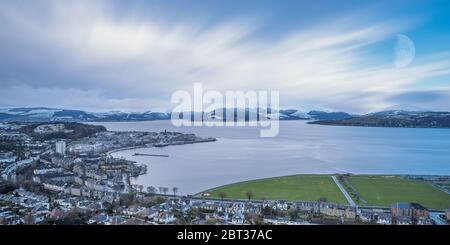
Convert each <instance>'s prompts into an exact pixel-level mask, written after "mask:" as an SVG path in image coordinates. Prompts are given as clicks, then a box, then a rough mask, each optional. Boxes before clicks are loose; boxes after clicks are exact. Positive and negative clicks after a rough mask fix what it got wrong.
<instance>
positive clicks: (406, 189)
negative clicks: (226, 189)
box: [349, 176, 450, 209]
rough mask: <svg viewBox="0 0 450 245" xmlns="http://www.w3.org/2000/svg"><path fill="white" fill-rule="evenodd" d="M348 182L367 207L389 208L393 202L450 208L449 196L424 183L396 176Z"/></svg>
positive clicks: (354, 178) (364, 177) (366, 178)
mask: <svg viewBox="0 0 450 245" xmlns="http://www.w3.org/2000/svg"><path fill="white" fill-rule="evenodd" d="M349 181H350V183H351V184H352V185H353V187H354V188H356V189H357V190H358V191H359V193H360V194H361V196H362V197H363V198H364V199H365V200H366V201H367V205H376V206H390V205H391V204H392V203H395V202H417V203H420V204H422V205H423V206H425V207H427V208H436V209H446V208H449V207H450V195H449V194H447V193H445V192H443V191H441V190H439V189H437V188H435V187H434V186H432V185H431V184H428V183H425V182H421V181H417V180H409V179H404V178H401V177H396V176H351V177H349ZM359 204H361V203H359Z"/></svg>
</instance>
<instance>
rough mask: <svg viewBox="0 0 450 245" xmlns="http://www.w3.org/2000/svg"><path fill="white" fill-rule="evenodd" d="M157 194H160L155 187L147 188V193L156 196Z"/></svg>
mask: <svg viewBox="0 0 450 245" xmlns="http://www.w3.org/2000/svg"><path fill="white" fill-rule="evenodd" d="M156 192H158V190H156V188H155V187H153V186H148V187H147V193H149V194H155V193H156Z"/></svg>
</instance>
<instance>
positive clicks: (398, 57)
mask: <svg viewBox="0 0 450 245" xmlns="http://www.w3.org/2000/svg"><path fill="white" fill-rule="evenodd" d="M415 56H416V48H415V46H414V42H413V41H412V40H411V39H410V38H409V37H408V36H406V35H403V34H398V35H397V36H396V38H395V46H394V64H395V67H397V68H404V67H407V66H408V65H409V64H411V62H412V61H413V60H414V57H415Z"/></svg>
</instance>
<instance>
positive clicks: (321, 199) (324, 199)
mask: <svg viewBox="0 0 450 245" xmlns="http://www.w3.org/2000/svg"><path fill="white" fill-rule="evenodd" d="M319 202H328V199H327V198H326V197H321V198H319Z"/></svg>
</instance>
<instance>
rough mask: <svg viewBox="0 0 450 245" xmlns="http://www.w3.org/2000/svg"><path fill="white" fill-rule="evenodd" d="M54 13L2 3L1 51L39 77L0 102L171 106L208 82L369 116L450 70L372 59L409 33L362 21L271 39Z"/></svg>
mask: <svg viewBox="0 0 450 245" xmlns="http://www.w3.org/2000/svg"><path fill="white" fill-rule="evenodd" d="M47 7H48V8H46V9H47V10H46V12H45V14H41V13H38V12H34V11H32V10H30V9H27V8H24V7H23V6H19V5H15V4H3V3H2V4H0V25H1V26H0V28H1V27H5V28H4V31H2V32H3V33H1V34H2V35H1V37H2V38H3V39H5V38H6V39H7V40H6V42H1V44H2V45H3V46H4V47H2V48H3V49H2V50H9V52H11V53H12V54H14V55H13V56H14V57H11V64H17V63H18V64H21V65H24V64H25V65H27V67H28V69H27V71H29V70H32V71H33V72H34V73H33V72H30V73H29V74H31V75H33V74H35V73H37V74H38V76H35V77H33V76H30V77H27V76H25V77H24V76H23V75H20V74H21V73H23V72H22V71H21V67H20V66H18V67H16V69H17V70H16V73H17V74H19V75H17V76H15V73H12V75H9V76H1V77H0V79H2V80H0V84H4V86H2V87H4V88H3V89H2V90H1V91H0V95H1V98H0V104H8V105H15V104H21V103H22V104H24V103H26V104H27V105H31V104H35V105H36V106H37V105H39V106H41V105H47V106H54V107H55V106H67V107H78V108H85V107H96V108H95V109H99V108H100V109H103V108H104V109H107V108H109V109H119V108H121V109H128V110H146V109H154V108H168V107H169V106H170V95H171V93H172V92H174V91H175V90H178V89H192V85H193V83H195V82H202V83H203V84H204V87H205V88H206V89H215V90H219V91H224V90H227V89H240V90H255V89H276V90H279V91H280V95H281V100H282V101H281V102H282V105H283V101H284V102H285V103H284V104H285V106H294V107H295V106H296V105H294V104H289V103H291V102H292V101H296V102H298V103H302V101H305V102H306V101H314V102H315V103H317V106H322V107H329V108H332V109H337V110H351V111H353V112H367V111H373V110H376V109H381V108H383V107H387V106H390V105H392V102H391V101H389V100H387V99H386V98H387V97H388V96H391V95H392V94H393V93H394V94H395V93H396V91H397V92H399V93H400V92H402V91H405V90H408V86H409V85H411V84H415V83H417V82H420V81H424V80H427V79H432V78H435V77H442V76H447V75H449V73H450V61H449V59H448V58H449V55H448V54H444V55H441V56H433V57H431V58H430V57H427V58H426V59H424V61H421V60H420V59H421V58H420V57H418V58H417V60H416V61H415V62H414V63H413V65H411V66H409V67H407V68H404V69H396V68H395V67H394V66H393V65H392V64H391V63H388V64H383V63H381V64H379V63H374V62H372V60H374V59H373V58H374V57H372V56H373V55H374V54H373V53H368V52H367V50H368V48H370V47H371V45H373V44H376V43H377V42H380V41H383V40H386V39H389V38H391V37H393V36H394V35H395V34H397V33H399V32H402V31H404V30H405V29H406V28H407V25H405V24H404V23H396V22H391V21H385V22H381V23H365V24H359V25H358V24H355V23H357V22H358V21H357V16H355V18H354V19H350V20H349V18H346V21H339V20H336V21H333V22H332V23H329V24H326V25H320V26H314V27H308V28H306V27H304V28H302V29H300V30H293V31H292V32H291V33H289V34H285V35H284V36H281V37H279V38H278V39H273V40H267V39H264V38H261V37H258V35H256V34H255V30H257V29H258V28H263V27H261V26H258V23H255V22H252V21H247V20H239V21H233V22H224V23H222V24H214V25H205V24H204V23H201V22H198V21H192V20H177V21H176V22H173V21H172V22H168V21H164V20H158V19H151V18H148V16H142V15H139V14H135V15H132V16H127V18H118V17H117V16H115V14H114V12H115V9H114V8H113V7H112V6H110V5H108V4H107V2H97V3H92V2H78V1H77V2H66V1H64V2H62V1H51V2H48V5H47ZM151 14H152V13H150V14H149V15H151ZM6 27H8V28H6ZM13 30H14V33H10V32H12V31H13ZM267 31H270V30H267ZM8 39H9V40H8ZM15 39H20V42H16V40H15ZM15 51H17V52H15ZM2 52H3V51H2ZM11 53H10V54H11ZM2 56H3V55H2ZM36 56H40V57H41V58H42V62H41V60H40V59H38V58H36ZM11 64H9V65H11ZM2 66H3V65H2ZM33 66H34V67H33ZM5 67H6V68H5ZM5 67H4V69H8V68H7V66H5ZM30 67H31V68H30ZM36 70H38V71H37V72H36ZM25 74H28V73H27V72H25ZM55 77H56V78H57V79H55ZM11 79H12V80H11ZM55 80H57V81H55ZM11 81H13V82H11ZM75 81H76V82H75ZM442 89H449V88H442ZM23 91H28V92H23ZM21 93H22V94H27V96H28V97H27V98H28V99H25V98H22V97H23V96H21V95H20V94H21ZM368 94H370V96H366V95H368ZM59 95H61V96H59ZM70 95H72V96H73V99H71V100H70V101H67V100H64V99H63V98H64V97H66V98H67V96H70ZM44 96H45V97H44ZM33 98H35V99H33ZM39 98H40V99H39ZM24 101H26V102H24ZM299 106H301V104H300V105H299ZM431 106H432V105H431ZM448 109H449V110H450V106H449V108H448Z"/></svg>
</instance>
